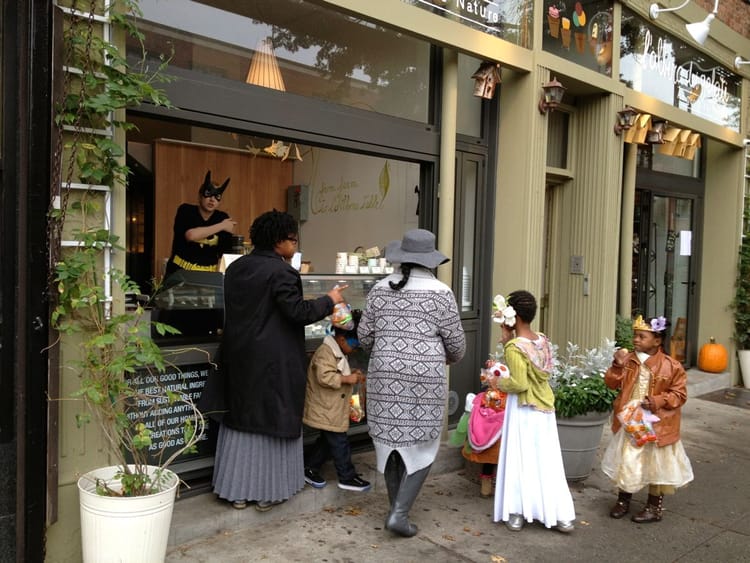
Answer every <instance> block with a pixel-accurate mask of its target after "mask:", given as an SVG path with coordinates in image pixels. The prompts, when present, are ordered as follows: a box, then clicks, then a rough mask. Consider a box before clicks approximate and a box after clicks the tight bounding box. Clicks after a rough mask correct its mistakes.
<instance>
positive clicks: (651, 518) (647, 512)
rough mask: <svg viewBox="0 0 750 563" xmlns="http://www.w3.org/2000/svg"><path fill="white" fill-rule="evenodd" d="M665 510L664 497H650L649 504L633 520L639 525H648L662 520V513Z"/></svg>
mask: <svg viewBox="0 0 750 563" xmlns="http://www.w3.org/2000/svg"><path fill="white" fill-rule="evenodd" d="M663 508H664V495H648V502H647V503H646V506H644V507H643V510H642V511H641V512H639V513H638V514H636V515H634V516H633V517H632V518H631V520H632V521H633V522H636V523H638V524H648V523H649V522H658V521H660V520H661V512H662V509H663Z"/></svg>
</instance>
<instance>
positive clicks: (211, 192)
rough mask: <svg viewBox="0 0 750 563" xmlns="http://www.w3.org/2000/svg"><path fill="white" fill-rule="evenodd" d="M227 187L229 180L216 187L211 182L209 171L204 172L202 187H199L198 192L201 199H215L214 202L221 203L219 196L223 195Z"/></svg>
mask: <svg viewBox="0 0 750 563" xmlns="http://www.w3.org/2000/svg"><path fill="white" fill-rule="evenodd" d="M227 185H229V178H227V179H226V180H224V183H223V184H222V185H221V186H217V185H216V184H214V183H213V182H212V181H211V171H210V170H209V171H208V172H206V178H205V179H204V180H203V185H201V187H200V190H198V192H199V193H200V194H201V196H202V197H211V196H213V197H215V198H216V201H221V196H222V194H223V193H224V190H226V189H227Z"/></svg>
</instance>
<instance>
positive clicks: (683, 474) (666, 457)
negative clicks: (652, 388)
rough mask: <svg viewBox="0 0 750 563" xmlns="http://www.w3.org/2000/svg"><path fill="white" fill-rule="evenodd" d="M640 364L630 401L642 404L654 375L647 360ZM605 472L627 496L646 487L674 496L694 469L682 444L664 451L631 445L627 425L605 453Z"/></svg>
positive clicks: (691, 475)
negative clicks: (656, 487) (648, 366)
mask: <svg viewBox="0 0 750 563" xmlns="http://www.w3.org/2000/svg"><path fill="white" fill-rule="evenodd" d="M641 362H642V363H641V367H640V372H639V373H638V381H637V383H636V385H634V386H633V394H632V396H631V397H630V399H631V400H638V401H641V400H642V399H643V398H644V397H645V396H646V395H647V394H648V388H649V382H650V380H651V372H650V370H649V369H648V368H647V367H646V365H645V360H644V359H641ZM614 416H617V413H614ZM654 424H655V425H658V424H659V423H658V422H656V423H654ZM602 471H604V473H605V475H607V476H608V477H609V478H610V479H612V481H614V482H615V484H616V485H617V487H618V488H619V489H620V490H622V491H625V492H627V493H635V492H638V491H639V490H641V489H642V488H643V487H645V486H647V485H661V486H662V487H661V488H662V492H664V493H669V492H670V489H671V492H674V488H677V487H682V486H684V485H686V484H688V483H689V482H690V481H692V480H693V468H692V466H691V465H690V460H689V459H688V457H687V454H686V453H685V448H683V446H682V441H681V440H677V442H675V443H674V444H669V445H668V446H663V447H660V446H658V445H657V444H656V443H654V442H648V443H646V444H644V445H643V446H640V447H639V446H636V445H634V444H633V443H632V441H631V440H630V437H629V436H628V434H627V432H625V428H624V425H623V426H621V427H620V429H619V430H618V431H617V433H616V434H615V435H614V436H613V437H612V440H611V441H610V443H609V445H608V446H607V449H606V450H605V452H604V456H603V458H602Z"/></svg>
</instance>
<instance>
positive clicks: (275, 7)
mask: <svg viewBox="0 0 750 563" xmlns="http://www.w3.org/2000/svg"><path fill="white" fill-rule="evenodd" d="M140 7H141V9H142V11H143V18H144V21H142V22H141V24H140V26H141V28H142V30H143V31H144V32H145V34H146V49H147V51H148V52H149V53H152V54H158V53H169V52H170V51H171V52H173V58H172V60H171V62H170V64H171V66H173V67H179V68H185V69H190V70H195V71H198V72H202V73H206V74H208V75H213V76H220V77H222V78H227V79H231V80H236V81H240V82H247V83H249V84H252V85H254V86H264V87H268V88H275V89H277V90H283V91H285V92H290V93H294V94H299V95H303V96H308V97H313V98H319V99H323V100H327V101H331V102H335V103H339V104H344V105H347V106H351V107H357V108H362V109H367V110H371V111H374V112H379V113H383V114H387V115H392V116H395V117H401V118H405V119H410V120H414V121H419V122H423V123H427V122H428V120H429V113H428V111H429V104H428V101H429V85H430V45H429V43H427V42H425V41H421V40H419V39H416V38H413V37H409V36H406V35H403V34H401V33H397V32H395V31H392V30H389V29H386V28H384V27H382V26H379V25H376V24H373V23H370V22H367V21H364V20H362V19H360V18H356V17H353V16H347V15H345V14H342V13H339V12H336V11H333V10H330V9H327V8H325V7H322V6H318V5H315V4H313V3H311V2H304V1H301V0H274V1H273V2H271V1H264V2H258V1H251V2H248V1H245V0H205V1H200V2H198V1H187V0H185V1H181V2H164V1H159V0H142V1H141V2H140ZM139 49H140V48H139V46H138V45H133V46H132V50H133V55H134V56H138V55H139V53H140V50H139Z"/></svg>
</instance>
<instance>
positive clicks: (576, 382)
mask: <svg viewBox="0 0 750 563" xmlns="http://www.w3.org/2000/svg"><path fill="white" fill-rule="evenodd" d="M615 349H616V345H615V343H614V342H613V341H611V340H609V339H604V341H603V343H602V345H601V346H600V347H598V348H591V349H581V348H580V347H579V346H578V345H577V344H572V343H570V342H568V345H567V348H566V351H565V355H564V356H563V357H561V358H560V357H558V358H557V359H556V360H555V366H554V368H553V370H552V375H551V377H550V384H551V385H552V390H553V392H554V394H555V414H556V416H557V429H558V433H559V436H560V449H561V451H562V455H563V465H564V466H565V476H566V478H567V479H568V480H571V481H580V480H583V479H586V478H587V477H588V476H589V475H590V474H591V469H592V467H593V465H594V459H595V456H596V452H597V449H598V447H599V442H600V440H601V436H602V429H603V427H604V423H605V422H606V421H607V419H608V418H609V413H610V412H611V410H612V402H613V401H614V399H615V397H616V395H617V392H616V391H615V390H613V389H610V388H609V387H607V386H606V385H605V384H604V373H605V372H606V371H607V369H608V368H609V366H610V365H611V364H612V355H613V354H614V351H615Z"/></svg>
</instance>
